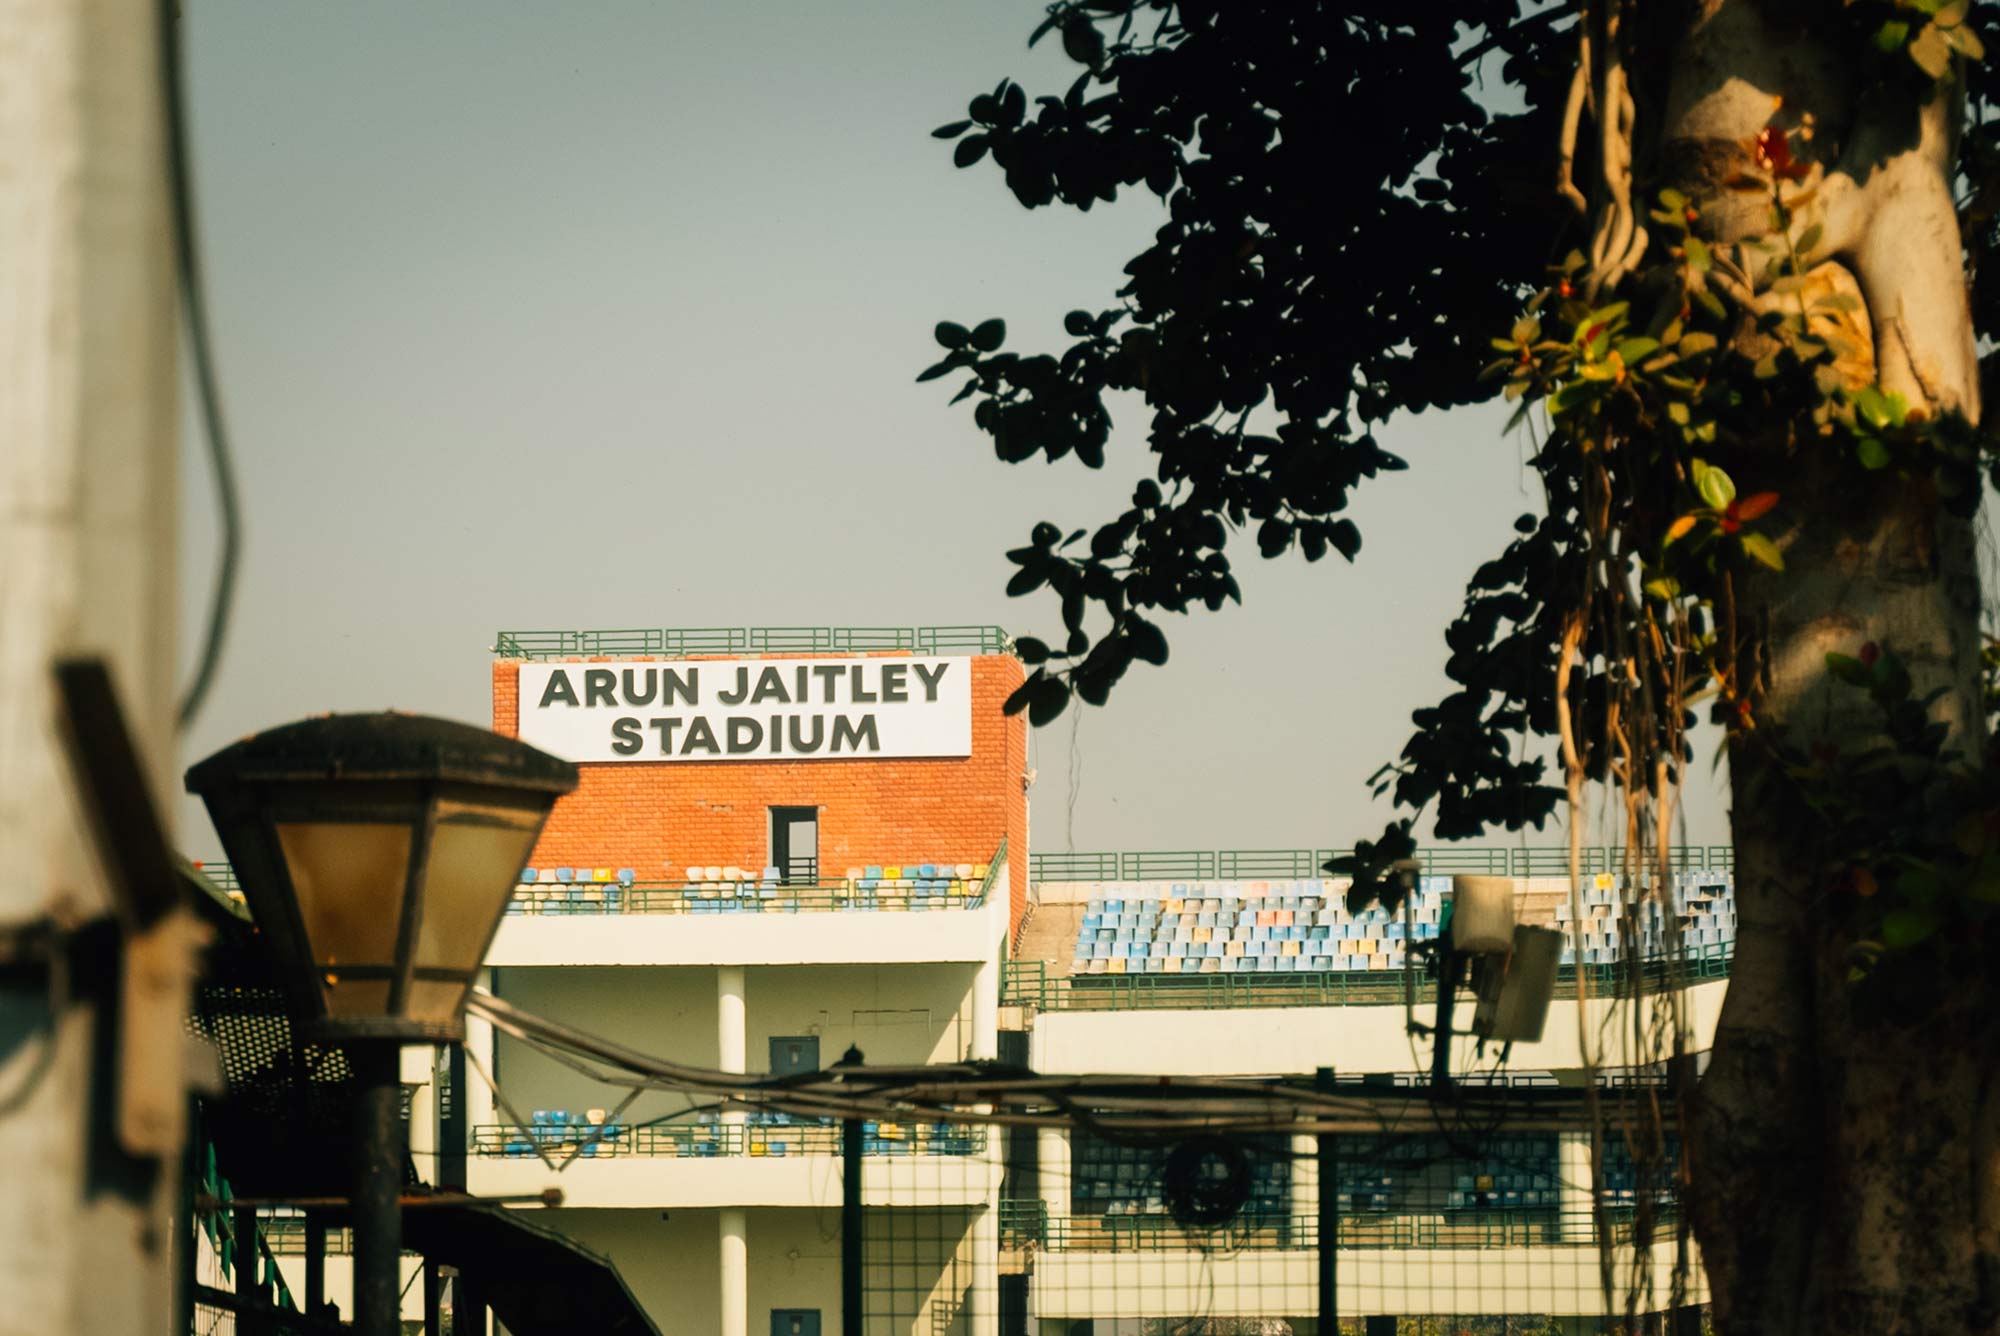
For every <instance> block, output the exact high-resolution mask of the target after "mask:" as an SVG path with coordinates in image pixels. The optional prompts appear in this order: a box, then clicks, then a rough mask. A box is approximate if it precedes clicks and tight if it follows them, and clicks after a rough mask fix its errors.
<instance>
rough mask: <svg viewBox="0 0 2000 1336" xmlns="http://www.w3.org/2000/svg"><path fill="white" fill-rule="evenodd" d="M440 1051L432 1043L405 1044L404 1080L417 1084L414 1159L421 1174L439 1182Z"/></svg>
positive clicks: (411, 1127) (413, 1102) (412, 1104)
mask: <svg viewBox="0 0 2000 1336" xmlns="http://www.w3.org/2000/svg"><path fill="white" fill-rule="evenodd" d="M436 1075H437V1050H436V1049H435V1048H433V1047H431V1046H430V1045H429V1044H405V1045H404V1046H403V1056H402V1079H403V1084H404V1085H406V1086H415V1087H416V1089H415V1090H413V1091H412V1092H411V1094H410V1124H409V1137H410V1158H411V1159H412V1160H414V1161H415V1162H416V1166H417V1177H418V1178H420V1179H424V1180H425V1181H427V1182H431V1183H435V1182H437V1177H436V1175H437V1149H438V1146H437V1082H436V1080H435V1077H436Z"/></svg>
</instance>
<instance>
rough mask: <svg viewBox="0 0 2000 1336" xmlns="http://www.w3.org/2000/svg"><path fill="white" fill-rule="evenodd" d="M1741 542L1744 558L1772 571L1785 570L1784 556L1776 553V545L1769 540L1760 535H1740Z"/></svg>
mask: <svg viewBox="0 0 2000 1336" xmlns="http://www.w3.org/2000/svg"><path fill="white" fill-rule="evenodd" d="M1742 540H1743V555H1744V556H1746V557H1748V558H1750V559H1751V560H1752V561H1754V562H1757V563H1758V564H1759V565H1763V566H1768V567H1770V568H1771V569H1772V570H1774V571H1781V570H1783V569H1785V558H1784V555H1783V554H1782V553H1780V552H1779V551H1778V545H1777V544H1776V543H1774V542H1772V541H1771V540H1770V539H1769V538H1766V537H1765V536H1764V535H1763V534H1761V533H1746V534H1744V535H1742Z"/></svg>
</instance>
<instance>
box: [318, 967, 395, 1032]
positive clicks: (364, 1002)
mask: <svg viewBox="0 0 2000 1336" xmlns="http://www.w3.org/2000/svg"><path fill="white" fill-rule="evenodd" d="M320 982H321V983H322V984H324V985H325V987H324V989H323V990H322V991H323V992H324V993H325V995H326V1014H327V1016H328V1017H329V1018H330V1019H333V1020H346V1019H350V1018H353V1019H365V1018H369V1017H378V1016H386V1015H388V1014H389V981H388V980H387V979H346V978H342V977H341V975H340V971H338V970H328V971H326V972H325V973H324V974H322V975H321V976H320Z"/></svg>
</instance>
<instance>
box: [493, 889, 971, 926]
mask: <svg viewBox="0 0 2000 1336" xmlns="http://www.w3.org/2000/svg"><path fill="white" fill-rule="evenodd" d="M951 886H952V887H953V888H955V889H942V890H920V889H917V888H914V887H899V888H882V887H877V888H876V889H874V890H859V889H857V888H856V887H854V886H853V885H851V884H850V883H848V882H844V881H840V882H823V883H819V884H817V885H811V886H801V885H789V886H787V885H779V886H759V885H756V884H755V883H744V884H742V885H738V886H729V887H726V888H716V887H714V886H712V885H709V884H707V883H702V882H667V881H663V882H644V881H641V882H634V883H632V884H631V885H630V886H620V885H618V884H616V883H608V884H602V883H592V884H589V885H582V886H565V885H562V884H559V883H558V884H549V883H543V882H536V883H534V884H532V885H523V886H521V887H519V888H517V889H516V891H515V892H514V898H513V900H511V901H510V902H508V905H507V912H508V913H509V914H530V915H542V916H546V917H550V918H557V917H563V916H567V915H579V914H581V915H603V914H760V913H761V914H825V913H832V912H835V911H842V910H912V911H922V910H938V909H971V908H974V907H976V906H978V905H979V904H981V903H982V902H983V901H984V900H985V897H986V889H985V884H984V883H975V882H953V883H951Z"/></svg>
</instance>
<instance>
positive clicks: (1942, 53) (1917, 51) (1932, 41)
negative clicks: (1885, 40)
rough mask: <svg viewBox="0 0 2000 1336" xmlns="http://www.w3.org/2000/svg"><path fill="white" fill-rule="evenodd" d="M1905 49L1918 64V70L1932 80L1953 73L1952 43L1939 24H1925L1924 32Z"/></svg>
mask: <svg viewBox="0 0 2000 1336" xmlns="http://www.w3.org/2000/svg"><path fill="white" fill-rule="evenodd" d="M1904 49H1905V50H1906V51H1908V52H1909V53H1910V59H1911V60H1913V61H1915V62H1916V63H1917V68H1918V69H1920V70H1922V71H1923V72H1924V73H1925V74H1928V75H1930V76H1931V78H1933V79H1942V78H1944V77H1945V75H1947V74H1949V73H1951V52H1952V47H1951V42H1950V40H1949V39H1948V38H1946V36H1945V34H1944V31H1943V30H1942V29H1941V28H1939V27H1938V25H1937V24H1935V23H1928V24H1925V25H1924V30H1923V31H1922V32H1920V33H1918V34H1917V35H1916V36H1915V37H1914V38H1912V39H1911V41H1910V44H1909V45H1908V46H1907V47H1905V48H1904Z"/></svg>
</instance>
